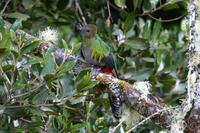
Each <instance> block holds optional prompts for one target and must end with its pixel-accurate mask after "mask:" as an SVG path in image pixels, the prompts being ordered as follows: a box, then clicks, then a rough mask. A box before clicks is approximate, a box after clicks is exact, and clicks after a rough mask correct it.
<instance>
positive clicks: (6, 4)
mask: <svg viewBox="0 0 200 133" xmlns="http://www.w3.org/2000/svg"><path fill="white" fill-rule="evenodd" d="M10 1H11V0H6V3H5V5H4V7H3V9H2V10H1V12H0V13H1V15H2V14H3V13H4V11H5V10H6V7H7V6H8V4H9V2H10Z"/></svg>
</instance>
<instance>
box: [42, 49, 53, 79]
mask: <svg viewBox="0 0 200 133" xmlns="http://www.w3.org/2000/svg"><path fill="white" fill-rule="evenodd" d="M43 58H44V68H43V70H42V74H41V75H46V74H51V73H53V72H54V69H55V60H54V56H53V54H52V52H51V51H47V52H46V53H44V54H43Z"/></svg>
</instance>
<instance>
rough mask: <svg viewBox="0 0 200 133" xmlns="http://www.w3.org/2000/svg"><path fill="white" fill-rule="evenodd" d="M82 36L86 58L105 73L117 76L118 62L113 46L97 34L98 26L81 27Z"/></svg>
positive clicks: (83, 51) (83, 53)
mask: <svg viewBox="0 0 200 133" xmlns="http://www.w3.org/2000/svg"><path fill="white" fill-rule="evenodd" d="M80 34H81V38H82V45H81V53H82V56H83V58H84V60H85V61H86V62H87V63H88V64H90V65H94V66H95V67H98V68H100V69H101V71H102V72H103V73H106V74H110V75H113V76H117V73H116V63H115V61H114V59H113V57H112V55H111V48H110V47H109V46H108V44H107V43H105V42H104V41H103V40H102V39H101V38H100V37H99V36H98V34H97V26H96V25H94V24H88V25H86V26H83V27H82V28H81V29H80Z"/></svg>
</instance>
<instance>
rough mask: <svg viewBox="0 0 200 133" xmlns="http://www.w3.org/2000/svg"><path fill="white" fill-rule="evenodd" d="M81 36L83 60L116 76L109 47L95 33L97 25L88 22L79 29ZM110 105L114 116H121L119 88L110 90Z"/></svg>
mask: <svg viewBox="0 0 200 133" xmlns="http://www.w3.org/2000/svg"><path fill="white" fill-rule="evenodd" d="M80 34H81V38H82V44H81V53H82V56H83V58H84V60H85V61H86V62H87V63H88V64H90V65H94V66H95V67H97V68H100V69H101V71H102V72H103V73H106V74H110V75H112V76H115V77H117V73H116V64H115V61H114V59H113V57H112V55H111V49H110V47H109V45H108V44H106V43H105V42H104V41H103V40H102V39H101V38H100V37H99V36H98V34H97V26H96V25H94V24H88V25H85V26H83V27H82V28H81V29H80ZM109 100H110V105H111V108H112V112H113V114H114V116H115V118H119V117H120V116H121V94H120V89H119V88H118V89H117V90H111V93H110V94H109Z"/></svg>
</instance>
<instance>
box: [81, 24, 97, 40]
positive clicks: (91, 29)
mask: <svg viewBox="0 0 200 133" xmlns="http://www.w3.org/2000/svg"><path fill="white" fill-rule="evenodd" d="M96 33H97V26H96V25H94V24H88V25H86V26H83V27H82V28H81V29H80V34H81V37H82V38H92V37H94V36H95V35H96Z"/></svg>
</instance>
